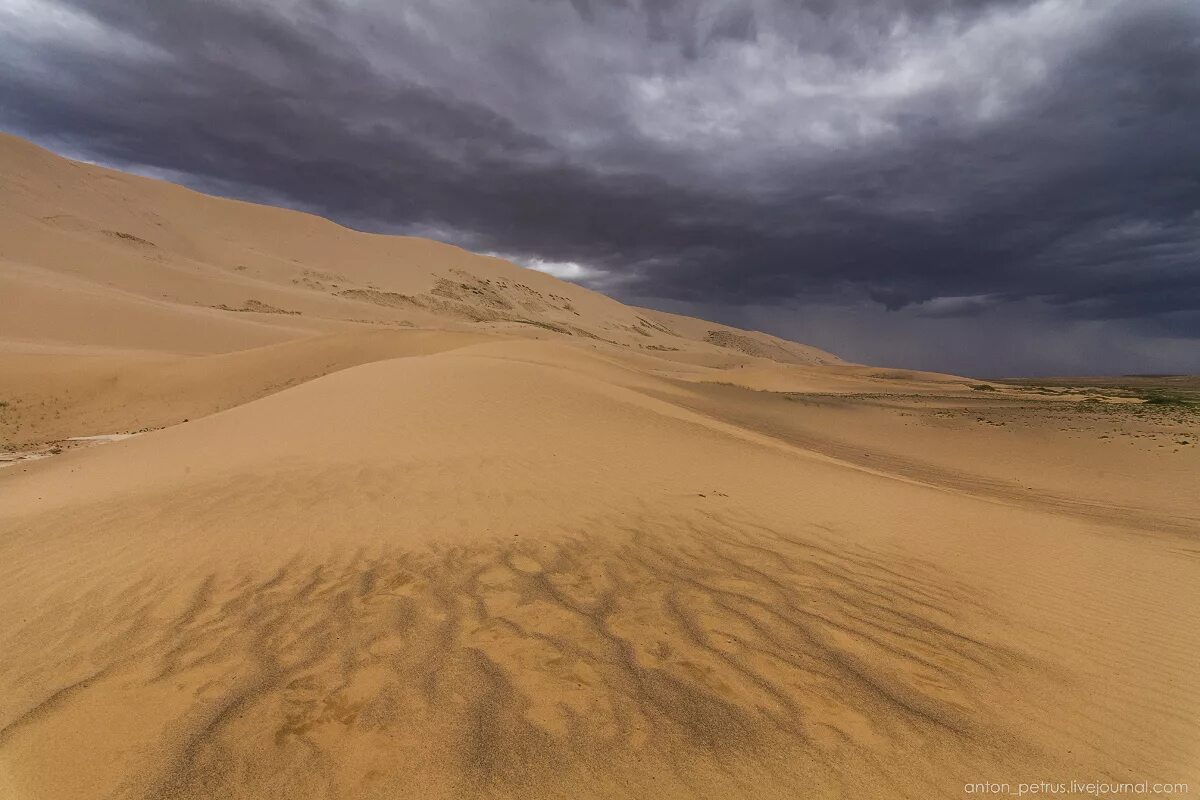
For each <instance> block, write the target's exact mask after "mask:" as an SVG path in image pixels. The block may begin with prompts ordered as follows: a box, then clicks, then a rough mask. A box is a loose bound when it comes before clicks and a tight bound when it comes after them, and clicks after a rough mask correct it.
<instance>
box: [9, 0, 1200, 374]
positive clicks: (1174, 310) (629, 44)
mask: <svg viewBox="0 0 1200 800" xmlns="http://www.w3.org/2000/svg"><path fill="white" fill-rule="evenodd" d="M0 127H3V128H5V129H7V130H10V131H12V132H15V133H18V134H22V135H25V136H28V137H30V138H33V139H34V140H35V141H38V142H40V143H42V144H44V145H47V146H49V147H51V148H53V149H56V150H58V151H60V152H63V153H66V154H68V155H72V156H74V157H79V158H85V159H88V160H92V161H96V162H100V163H106V164H112V165H116V166H119V167H124V168H133V169H137V170H140V171H142V172H147V173H150V174H158V175H163V176H165V177H169V178H172V179H175V180H181V181H183V182H185V183H189V184H191V185H193V186H196V187H198V188H202V189H206V190H209V191H216V192H219V193H223V194H229V195H234V196H239V197H247V198H252V199H260V200H266V201H269V202H276V203H282V204H286V205H290V206H293V207H298V208H304V209H308V210H313V211H317V212H319V213H322V214H325V215H327V216H330V217H332V218H334V219H337V220H338V221H341V222H343V223H346V224H349V225H352V226H354V227H359V228H364V229H369V230H381V231H392V232H403V233H416V234H421V235H429V236H434V237H436V238H441V239H445V240H449V241H453V242H456V243H458V244H462V245H463V246H466V247H469V248H471V249H474V250H478V251H482V252H492V253H498V254H501V255H505V256H507V257H510V258H513V259H515V260H517V261H519V262H522V263H525V264H527V265H530V266H533V267H535V268H539V269H544V270H546V271H549V272H552V273H554V274H558V275H560V276H562V277H566V278H567V279H570V280H576V281H578V282H581V283H584V284H587V285H590V286H593V287H595V288H599V289H602V290H604V291H607V292H609V293H611V294H614V295H616V296H618V297H620V298H621V299H625V300H631V301H636V302H640V303H643V304H647V305H655V306H659V307H663V308H670V309H674V310H681V311H689V312H698V313H704V314H706V315H709V316H714V317H717V318H719V319H721V320H722V321H729V322H733V323H735V324H743V325H747V326H750V327H762V328H766V329H770V330H772V331H774V332H778V333H781V334H784V335H792V336H796V337H797V338H803V339H805V340H807V341H811V342H813V343H815V344H819V345H822V346H825V347H828V348H830V349H832V350H834V351H835V352H839V353H841V354H843V355H846V356H848V357H850V358H855V359H860V360H865V361H886V362H888V363H896V364H901V365H906V366H917V367H926V368H934V369H945V370H952V371H958V372H973V373H975V374H988V373H992V374H995V373H998V372H1031V371H1057V372H1080V371H1084V372H1096V371H1144V372H1150V371H1155V372H1157V371H1172V370H1178V371H1184V370H1200V4H1197V3H1195V2H1194V0H1137V2H1130V1H1129V0H1124V1H1119V0H970V1H967V0H959V2H952V1H951V0H787V1H785V0H727V1H722V2H710V1H707V0H489V2H487V3H478V2H470V1H469V0H409V1H408V2H403V3H394V2H383V0H361V1H360V2H351V1H350V0H274V1H273V2H251V1H250V0H207V1H206V2H183V0H0Z"/></svg>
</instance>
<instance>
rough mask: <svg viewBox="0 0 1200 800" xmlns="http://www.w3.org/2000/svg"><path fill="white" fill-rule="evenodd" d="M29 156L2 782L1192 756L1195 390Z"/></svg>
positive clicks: (792, 788) (465, 779) (632, 790)
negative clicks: (606, 288) (742, 306)
mask: <svg viewBox="0 0 1200 800" xmlns="http://www.w3.org/2000/svg"><path fill="white" fill-rule="evenodd" d="M0 179H2V180H3V182H4V187H5V191H4V192H3V194H2V195H0V302H3V304H4V309H3V310H4V313H3V314H0V403H2V404H3V405H0V445H2V446H4V447H5V448H7V449H8V450H9V451H11V452H13V453H30V452H36V453H39V454H44V455H45V456H46V457H44V458H40V459H38V460H22V461H18V462H15V463H13V464H12V465H11V466H0V565H3V566H2V567H0V654H2V655H0V797H14V798H22V799H24V798H36V799H37V800H41V798H71V799H72V800H74V798H146V799H147V800H149V799H151V798H155V799H157V798H186V799H191V798H289V799H290V798H308V797H314V798H315V797H321V798H325V797H332V798H342V797H345V798H407V797H411V798H438V797H447V798H459V797H462V798H473V797H522V798H529V797H533V798H542V797H545V798H551V797H570V798H587V797H605V798H608V797H613V798H620V797H628V798H641V797H668V798H669V797H679V798H684V797H689V798H690V797H705V798H739V797H744V798H795V797H912V798H930V797H947V798H960V797H965V796H968V794H967V792H966V791H965V790H964V785H965V784H967V783H977V782H984V781H1001V782H1005V781H1006V782H1010V783H1011V784H1012V786H1013V789H1014V791H1015V790H1016V787H1017V785H1018V784H1019V783H1030V782H1037V781H1047V782H1051V783H1056V782H1063V783H1069V782H1070V781H1072V780H1076V781H1081V782H1083V781H1101V780H1108V781H1114V782H1116V781H1142V780H1144V781H1150V782H1156V781H1157V782H1167V781H1170V782H1184V783H1189V784H1190V786H1191V791H1192V792H1193V793H1194V792H1196V791H1200V722H1198V720H1200V666H1198V665H1200V626H1197V625H1196V619H1197V616H1198V612H1200V557H1198V556H1200V546H1198V544H1197V536H1198V535H1200V492H1197V491H1196V488H1197V480H1196V476H1197V474H1200V455H1198V453H1200V448H1198V447H1197V446H1196V441H1197V434H1198V433H1200V424H1198V421H1200V415H1198V414H1197V413H1196V412H1195V411H1194V410H1191V409H1190V408H1189V407H1181V408H1179V409H1167V410H1166V411H1163V412H1161V413H1156V414H1155V415H1149V416H1148V415H1146V414H1144V413H1141V410H1139V409H1138V408H1136V407H1135V405H1134V404H1133V403H1130V402H1125V400H1127V398H1120V397H1112V398H1108V397H1107V396H1103V395H1102V396H1101V397H1102V398H1103V399H1102V400H1098V401H1096V402H1093V403H1090V404H1081V403H1079V402H1076V400H1075V399H1072V398H1050V397H1042V396H1040V395H1037V394H1031V393H1029V392H1025V391H1022V390H1020V389H1018V388H1009V387H998V388H997V389H996V390H994V391H993V390H981V389H980V388H979V387H980V384H978V383H974V382H972V381H968V380H966V379H962V378H955V377H953V376H941V375H932V374H925V373H911V372H905V371H900V370H883V369H876V368H871V367H862V366H858V365H848V364H844V363H842V362H841V361H840V360H839V359H837V358H836V357H834V356H831V355H829V354H827V353H823V352H821V351H819V350H816V349H815V348H809V347H806V346H803V345H797V344H794V343H787V342H782V341H781V340H777V339H774V338H773V337H769V336H766V335H764V334H758V333H752V332H745V331H737V330H734V329H731V328H727V327H725V326H719V325H715V324H712V323H707V322H703V321H700V320H691V319H687V318H681V317H675V316H673V315H667V314H661V313H658V312H651V311H647V310H643V309H632V308H628V307H625V306H622V305H620V304H619V303H616V302H615V301H612V300H610V299H608V298H604V297H601V296H599V295H595V294H593V293H590V292H587V291H586V290H583V289H581V288H579V287H574V286H570V285H567V284H563V283H560V282H558V281H555V280H554V279H552V278H549V277H547V276H544V275H539V274H536V273H530V272H527V271H524V270H520V269H519V268H517V267H513V266H512V265H508V264H505V263H504V262H501V261H497V260H495V259H488V258H482V257H478V256H473V255H471V254H469V253H465V252H463V251H460V250H457V249H455V248H451V247H448V246H445V245H438V244H435V243H430V242H423V241H420V240H413V239H400V238H388V237H379V236H368V235H365V234H358V233H354V232H351V231H347V230H345V229H342V228H338V227H337V226H335V225H333V224H332V223H329V222H326V221H323V220H319V219H316V218H313V217H308V216H304V215H300V214H295V213H293V212H286V211H281V210H277V209H269V208H263V207H258V206H250V205H247V204H241V203H233V202H230V201H224V200H217V199H214V198H208V197H204V196H201V195H197V194H194V193H191V192H188V191H186V190H184V189H181V188H178V187H174V186H170V185H167V184H161V183H156V182H153V181H148V180H145V179H141V178H136V177H132V176H126V175H121V174H120V173H114V172H109V171H106V170H102V169H99V168H95V167H91V166H86V165H78V164H73V163H71V162H67V161H63V160H61V159H58V158H57V157H55V156H52V155H50V154H48V153H46V152H45V151H41V150H38V149H36V148H33V147H32V146H30V145H28V144H27V143H24V142H21V141H19V140H14V139H0ZM108 231H115V232H117V233H119V234H121V235H117V233H109V232H108ZM129 237H132V238H129ZM14 298H16V300H14ZM296 312H298V313H296ZM972 384H974V388H972ZM1110 400H1111V402H1109V401H1110ZM134 432H140V435H137V436H133V437H129V438H117V437H112V438H113V439H114V440H111V441H104V440H97V439H91V440H82V439H81V437H97V436H106V435H109V434H127V433H134ZM73 439H74V440H75V441H71V440H73ZM1060 796H1061V795H1060Z"/></svg>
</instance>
